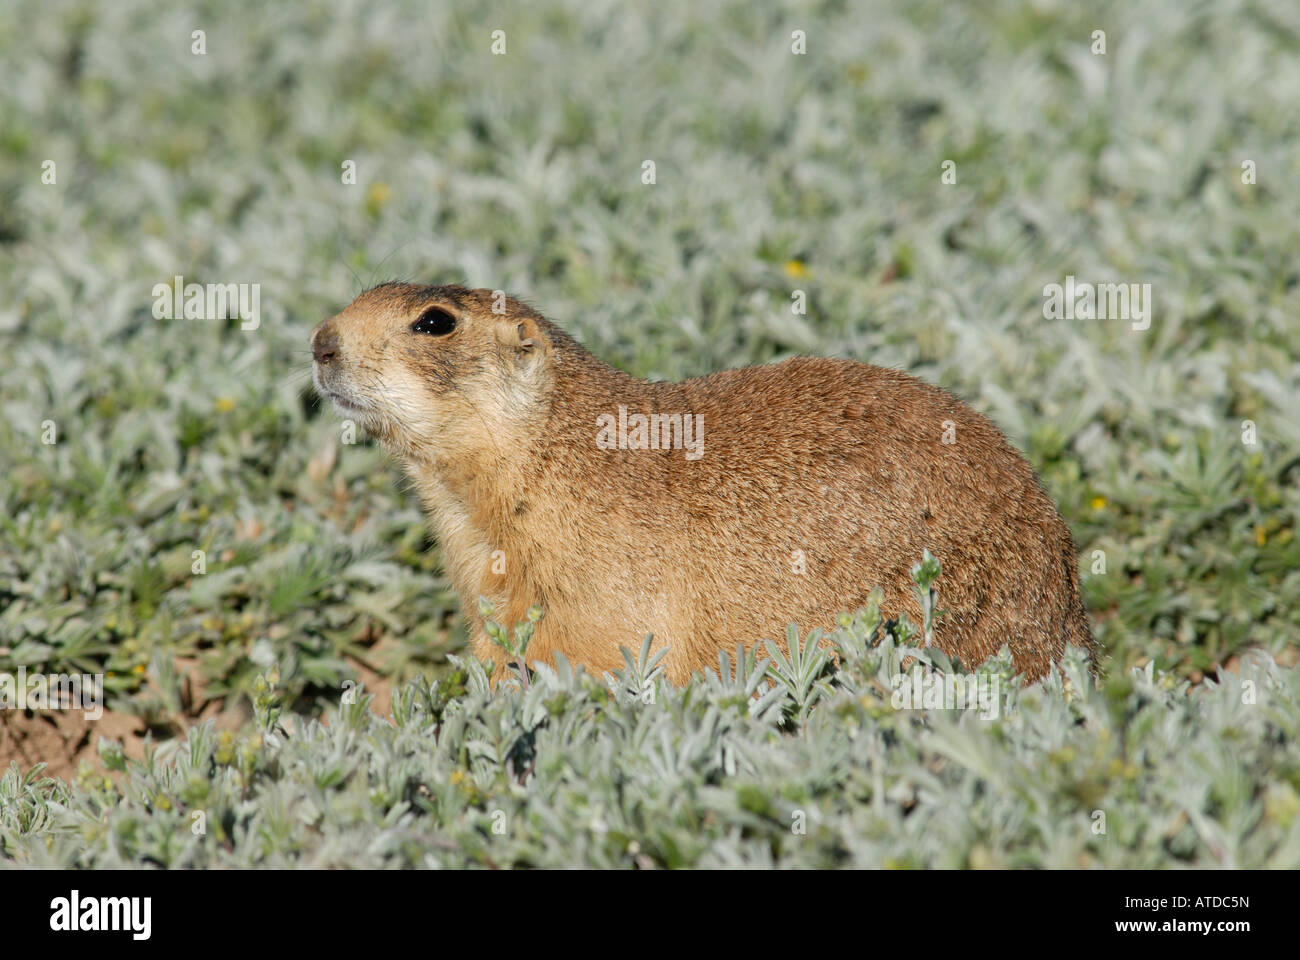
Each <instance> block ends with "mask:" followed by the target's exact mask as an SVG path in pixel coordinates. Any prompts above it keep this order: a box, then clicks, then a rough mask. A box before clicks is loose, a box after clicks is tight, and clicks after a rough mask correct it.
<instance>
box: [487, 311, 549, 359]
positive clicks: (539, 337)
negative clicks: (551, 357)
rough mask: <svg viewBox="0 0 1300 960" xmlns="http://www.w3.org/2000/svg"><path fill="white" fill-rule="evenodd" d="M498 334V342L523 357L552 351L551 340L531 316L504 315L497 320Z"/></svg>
mask: <svg viewBox="0 0 1300 960" xmlns="http://www.w3.org/2000/svg"><path fill="white" fill-rule="evenodd" d="M496 336H497V343H499V344H500V345H501V346H502V347H505V348H506V349H507V350H513V351H515V352H516V353H517V354H518V355H519V356H520V357H521V358H523V357H532V356H536V355H542V356H544V355H546V354H547V353H549V352H550V347H551V344H550V341H548V340H547V339H546V335H545V334H544V333H542V331H541V329H540V328H539V327H538V325H537V321H536V320H533V319H532V318H531V317H523V318H520V317H503V318H502V319H501V320H499V321H498V322H497V328H496Z"/></svg>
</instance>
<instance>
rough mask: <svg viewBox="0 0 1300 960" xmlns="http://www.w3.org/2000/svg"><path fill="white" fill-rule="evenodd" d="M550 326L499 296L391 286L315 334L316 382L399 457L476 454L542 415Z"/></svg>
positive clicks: (515, 434) (501, 445)
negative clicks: (400, 455)
mask: <svg viewBox="0 0 1300 960" xmlns="http://www.w3.org/2000/svg"><path fill="white" fill-rule="evenodd" d="M547 327H549V324H546V321H545V320H543V319H542V318H541V317H540V316H539V315H538V314H537V313H535V312H534V311H533V310H531V309H530V308H528V307H527V306H525V305H523V304H521V303H519V302H518V301H515V300H512V299H510V298H509V297H506V296H505V295H504V294H501V293H499V292H497V293H494V292H493V291H491V290H469V289H466V288H464V287H458V286H446V287H425V286H417V285H414V284H405V283H386V284H382V285H380V286H378V287H374V288H372V289H370V290H367V291H366V292H365V293H363V294H361V295H360V296H359V297H357V298H356V299H355V300H354V301H352V303H351V304H350V305H349V306H348V307H347V308H346V309H345V310H343V312H342V313H339V314H337V315H335V316H333V317H331V318H330V319H328V320H326V321H324V322H323V323H321V324H320V325H319V326H317V327H316V329H315V330H314V331H312V336H311V346H312V357H313V364H312V379H313V381H314V382H315V384H316V389H317V390H319V391H320V393H321V395H322V396H325V397H328V398H329V399H331V400H332V401H333V402H334V406H335V408H336V409H337V410H338V412H339V413H340V414H341V415H342V416H344V417H345V418H349V419H352V420H355V421H356V422H357V423H359V424H360V425H361V426H363V427H365V428H366V429H367V430H368V431H369V432H371V433H372V434H374V435H376V436H377V437H379V438H380V439H381V440H383V441H384V443H385V444H386V445H388V446H389V447H390V448H391V449H392V450H393V451H394V452H395V453H399V454H402V455H405V456H408V457H412V458H416V459H420V460H428V459H431V458H432V459H444V458H453V457H457V456H474V455H476V454H480V453H485V452H488V451H491V450H493V449H498V450H499V449H502V448H504V447H506V446H508V445H509V444H510V443H511V442H512V441H513V440H514V439H515V438H517V437H518V436H519V435H521V433H522V431H523V430H524V428H525V427H526V426H527V424H528V423H529V422H530V421H532V420H534V419H536V418H537V417H538V416H540V415H541V412H542V411H543V409H544V407H545V401H546V397H547V394H548V392H549V390H550V387H551V380H552V369H551V363H550V354H551V350H552V348H553V346H554V343H553V341H552V338H551V336H550V334H549V331H548V329H547Z"/></svg>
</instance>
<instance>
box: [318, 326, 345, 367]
mask: <svg viewBox="0 0 1300 960" xmlns="http://www.w3.org/2000/svg"><path fill="white" fill-rule="evenodd" d="M311 355H312V356H313V357H314V358H315V359H316V362H317V363H329V362H330V361H331V360H333V359H334V358H335V357H337V356H338V355H339V338H338V335H337V334H335V333H334V331H333V330H330V329H327V328H324V327H322V328H321V329H319V330H317V331H316V332H315V333H314V334H313V335H312V338H311Z"/></svg>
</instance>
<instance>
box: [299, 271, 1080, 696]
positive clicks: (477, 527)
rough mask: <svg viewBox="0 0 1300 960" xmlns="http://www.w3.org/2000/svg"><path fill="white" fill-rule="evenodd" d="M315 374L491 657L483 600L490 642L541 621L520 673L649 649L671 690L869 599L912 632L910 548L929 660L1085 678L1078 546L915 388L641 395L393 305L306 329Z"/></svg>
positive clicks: (464, 303)
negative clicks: (396, 488)
mask: <svg viewBox="0 0 1300 960" xmlns="http://www.w3.org/2000/svg"><path fill="white" fill-rule="evenodd" d="M312 352H313V355H314V358H315V363H314V368H313V376H314V379H315V382H316V386H317V388H318V389H319V390H320V391H321V393H322V394H323V395H325V396H328V397H330V398H331V399H332V400H333V401H334V403H335V405H336V407H337V408H338V409H339V411H340V412H341V413H342V414H343V415H344V416H346V417H350V418H352V419H354V420H356V421H357V422H358V423H360V424H361V425H362V426H364V427H365V428H366V429H367V430H368V431H369V432H371V433H372V434H374V435H375V436H377V437H378V438H379V439H380V440H381V442H382V443H383V444H384V445H385V446H386V447H387V448H388V449H389V450H390V451H391V452H392V453H393V454H394V455H395V456H396V457H397V458H398V459H399V460H401V461H402V463H403V464H404V465H405V467H406V469H407V471H408V472H409V474H410V476H411V478H412V479H413V481H414V483H415V487H416V489H417V491H418V493H419V496H420V498H421V499H422V501H423V502H424V506H425V509H426V510H427V512H428V514H429V517H430V519H431V522H432V525H433V528H434V531H435V533H436V534H437V536H438V539H439V543H440V547H441V550H442V554H443V558H444V563H445V566H446V569H447V572H448V575H449V576H450V578H451V581H452V583H453V585H454V586H455V587H456V589H457V590H458V591H459V593H460V597H461V601H462V605H463V608H464V611H465V616H466V618H467V620H468V622H469V623H470V624H471V631H470V632H471V636H472V638H473V645H474V650H475V652H476V653H477V654H478V655H479V656H480V657H483V658H484V659H487V658H491V659H493V660H496V661H497V662H503V661H504V660H505V659H506V654H505V652H504V651H502V650H501V649H500V648H498V647H496V645H495V644H493V643H491V642H490V641H489V639H488V637H487V635H486V633H485V632H484V628H483V621H482V619H481V617H480V616H479V614H478V610H477V601H478V597H479V596H485V597H487V598H488V599H489V600H491V601H492V602H493V603H494V604H495V607H496V615H495V617H494V619H496V620H498V622H500V623H502V624H503V625H504V626H506V627H507V629H508V628H510V627H511V626H513V625H514V624H515V623H518V622H521V621H523V620H524V619H525V617H526V613H527V610H528V609H529V607H530V606H532V605H534V604H537V605H540V606H542V607H543V608H544V610H545V619H543V620H542V621H541V623H539V624H538V626H537V631H536V633H535V635H534V637H533V641H532V645H531V646H530V648H529V652H528V657H529V660H530V661H536V660H545V661H548V662H551V661H552V660H553V657H552V655H553V654H554V652H556V651H560V652H562V653H563V654H564V655H565V657H567V658H568V659H569V660H570V661H571V662H575V663H581V664H583V665H584V666H586V667H587V669H588V670H589V671H592V672H595V673H597V675H599V672H600V671H602V670H610V669H616V668H619V667H621V666H622V662H623V661H622V656H621V655H620V653H619V646H620V645H623V646H627V647H629V648H630V649H632V650H635V649H637V648H638V647H639V646H640V643H641V640H642V638H643V637H644V636H645V634H647V633H653V634H654V647H655V649H658V648H659V647H661V646H663V645H667V646H668V647H669V648H670V649H669V652H668V654H667V656H666V658H665V660H664V666H665V669H666V673H667V675H668V677H669V679H670V680H672V681H673V682H674V683H677V684H682V683H684V682H686V681H687V680H688V679H689V678H690V676H691V674H692V673H693V672H694V671H696V670H700V669H702V668H704V667H706V666H714V667H716V665H717V654H718V650H720V649H723V650H727V651H728V652H732V651H734V650H735V647H736V644H737V643H738V642H740V643H743V644H745V645H746V646H747V647H748V646H751V645H753V644H754V643H757V642H758V641H760V640H761V639H763V638H772V639H776V638H778V637H780V636H781V635H782V634H783V633H784V631H785V628H786V625H787V624H788V623H791V622H794V623H797V624H798V625H799V628H800V630H801V631H803V632H807V631H808V630H809V629H811V628H812V627H815V626H830V625H832V624H833V621H834V617H835V615H836V614H837V613H839V612H841V611H849V612H851V611H853V610H856V609H857V608H859V607H860V606H862V604H863V603H864V602H865V600H866V598H867V596H868V594H869V593H870V592H871V590H872V588H873V587H876V586H879V587H880V588H882V590H883V591H884V604H883V607H882V610H883V612H884V613H886V614H887V615H890V616H897V614H898V613H899V612H901V611H906V612H907V613H908V616H909V617H910V618H911V619H912V620H913V622H915V623H919V622H920V616H921V612H920V606H919V603H918V601H917V598H916V596H915V595H914V592H913V590H912V588H911V568H912V566H913V564H915V563H916V562H917V561H918V560H919V559H920V558H921V555H922V552H923V551H924V550H925V549H926V548H929V549H930V551H931V552H932V553H934V555H935V556H936V557H937V558H938V559H939V561H940V563H941V564H942V566H943V575H942V576H941V577H940V579H939V581H938V584H937V588H938V591H939V607H940V608H941V609H943V610H946V611H947V615H946V616H943V617H941V618H940V619H939V620H938V622H937V624H936V627H935V643H936V644H937V645H938V646H939V647H941V648H942V649H943V650H944V651H945V652H947V653H949V654H956V655H958V656H960V657H961V659H962V660H963V661H964V662H965V663H967V664H970V665H974V664H976V663H979V662H981V661H983V660H984V659H987V658H988V657H989V656H991V655H992V654H994V653H995V652H997V650H998V649H1000V648H1001V646H1002V645H1003V644H1004V643H1007V644H1009V645H1010V648H1011V651H1012V655H1013V657H1014V660H1015V663H1016V666H1017V668H1019V669H1020V670H1021V671H1023V672H1024V673H1025V674H1026V675H1027V677H1029V678H1030V679H1038V678H1040V677H1042V676H1043V675H1044V674H1045V673H1046V672H1047V670H1048V668H1049V665H1050V664H1051V663H1052V662H1053V661H1054V660H1056V659H1059V658H1060V657H1061V656H1062V654H1063V653H1064V651H1065V645H1066V644H1067V643H1071V644H1074V645H1076V646H1080V647H1084V648H1086V649H1087V650H1088V651H1089V652H1090V653H1091V654H1092V655H1093V656H1094V658H1095V646H1094V642H1093V639H1092V636H1091V634H1090V632H1089V629H1088V621H1087V617H1086V615H1085V613H1084V608H1083V604H1082V602H1081V600H1080V597H1079V589H1078V582H1077V577H1076V572H1075V570H1076V558H1075V553H1074V545H1073V543H1072V541H1071V539H1070V533H1069V530H1068V529H1067V528H1066V525H1065V522H1064V521H1063V520H1062V519H1061V517H1060V515H1059V514H1058V513H1057V511H1056V508H1055V506H1054V505H1053V504H1052V502H1051V500H1050V499H1049V498H1048V497H1047V495H1046V494H1045V493H1044V492H1043V490H1042V488H1041V486H1040V485H1039V483H1038V479H1037V477H1036V476H1035V475H1034V472H1033V470H1032V469H1031V468H1030V466H1029V464H1028V463H1027V462H1026V461H1025V460H1024V458H1023V457H1022V456H1021V455H1020V454H1019V453H1018V452H1016V450H1015V449H1014V448H1012V446H1011V445H1010V444H1009V443H1008V442H1007V440H1006V439H1005V438H1004V437H1003V435H1002V433H1001V432H1000V431H999V430H998V428H997V427H996V426H994V425H993V424H992V423H991V422H990V421H989V420H987V419H986V418H985V417H983V416H981V415H980V414H979V413H976V412H975V411H974V410H972V409H970V408H969V407H967V406H966V405H964V404H963V403H961V402H960V401H959V400H957V399H956V398H955V397H953V396H951V395H950V394H948V393H946V392H944V391H943V390H940V389H939V388H937V387H933V386H930V385H928V384H926V383H923V382H921V381H920V380H917V379H915V378H913V377H911V376H908V375H907V374H904V373H900V372H898V371H895V370H888V369H883V368H880V367H873V366H867V365H865V364H861V363H857V362H854V361H851V360H829V359H815V358H796V359H791V360H786V361H784V362H783V363H778V364H774V365H770V366H759V367H746V368H744V369H740V370H728V371H725V372H722V373H714V374H711V375H709V376H707V377H701V378H698V379H695V380H687V381H685V382H683V383H650V382H647V381H644V380H639V379H637V378H636V377H633V376H630V375H629V374H626V373H623V372H621V371H619V370H616V369H614V368H612V367H610V366H607V365H606V364H604V363H602V362H601V361H600V360H598V359H596V358H595V357H594V356H592V355H591V354H590V353H589V352H587V351H586V350H585V349H583V347H582V346H581V345H579V344H578V343H577V342H576V341H575V340H573V339H572V338H571V337H569V336H568V335H567V334H565V333H564V332H563V331H562V330H561V329H560V328H559V327H557V326H555V325H554V324H552V323H551V322H549V321H548V320H546V319H545V318H544V317H542V316H541V315H540V314H538V313H537V312H535V311H534V310H532V309H531V308H529V307H528V306H526V305H524V304H522V303H519V302H517V301H515V300H512V299H509V298H505V297H504V296H500V295H498V296H497V297H495V298H494V295H493V293H492V292H491V291H488V290H469V289H465V288H463V287H456V286H442V287H437V286H433V287H424V286H415V285H410V284H391V283H390V284H383V285H381V286H379V287H375V288H373V289H371V290H368V291H366V292H365V293H363V294H362V295H361V296H359V297H357V299H356V300H355V301H353V303H352V304H351V305H350V306H348V307H347V309H345V310H344V311H343V312H342V313H340V314H338V315H337V316H334V317H332V318H330V319H329V320H326V321H325V322H323V323H321V324H320V325H319V326H318V327H317V328H316V329H315V331H313V333H312ZM656 440H658V441H659V442H658V443H656ZM945 440H947V441H950V442H945ZM647 446H648V447H649V448H647ZM654 447H659V448H658V449H655V448H654ZM664 447H667V449H665V448H664Z"/></svg>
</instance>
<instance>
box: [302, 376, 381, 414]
mask: <svg viewBox="0 0 1300 960" xmlns="http://www.w3.org/2000/svg"><path fill="white" fill-rule="evenodd" d="M311 380H312V383H314V384H315V385H316V391H317V392H318V393H319V394H320V395H321V396H322V397H328V398H329V399H330V400H332V401H333V402H334V407H335V409H336V410H338V411H339V413H342V414H347V415H355V414H366V415H368V414H370V413H371V412H372V411H371V408H370V407H369V406H368V405H366V404H365V403H364V402H363V401H360V400H356V399H354V398H353V397H350V396H348V394H346V393H343V392H342V391H341V390H338V389H336V388H334V387H329V386H326V385H325V384H324V383H323V382H322V381H321V375H320V365H319V364H312V368H311Z"/></svg>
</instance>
